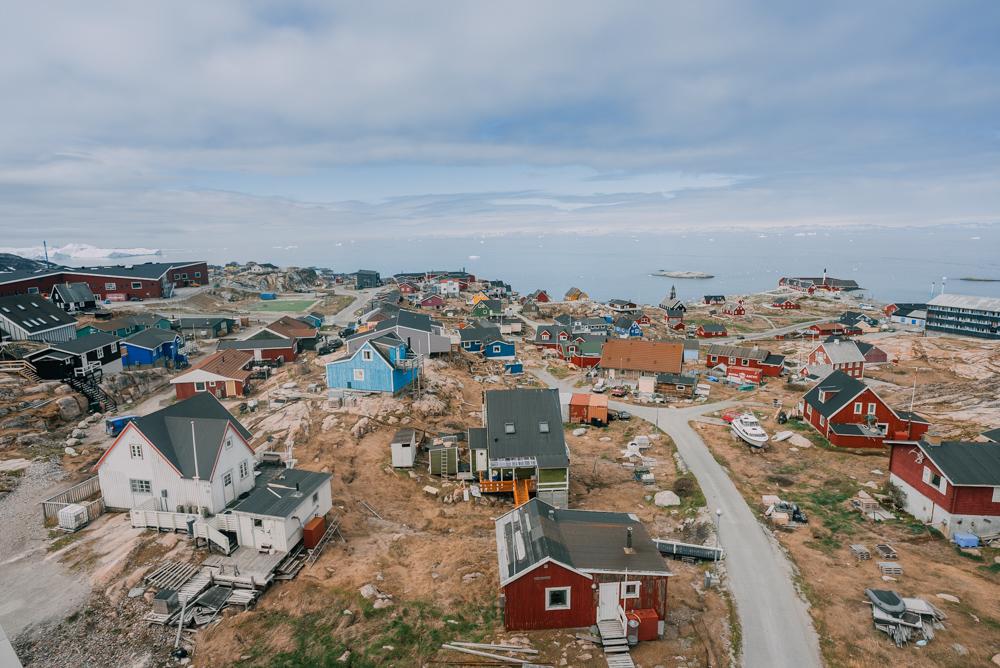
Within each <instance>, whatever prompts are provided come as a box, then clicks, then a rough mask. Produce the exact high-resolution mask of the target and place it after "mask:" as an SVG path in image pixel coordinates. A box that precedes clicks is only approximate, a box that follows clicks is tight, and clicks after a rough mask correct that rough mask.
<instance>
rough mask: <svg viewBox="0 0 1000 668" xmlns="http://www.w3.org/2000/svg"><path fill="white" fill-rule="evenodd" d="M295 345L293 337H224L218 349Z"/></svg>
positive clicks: (251, 348)
mask: <svg viewBox="0 0 1000 668" xmlns="http://www.w3.org/2000/svg"><path fill="white" fill-rule="evenodd" d="M294 346H295V344H294V343H292V340H291V339H281V338H278V337H275V338H273V339H245V340H242V341H240V340H238V339H223V340H221V341H219V345H218V346H216V350H256V349H258V348H259V349H262V350H267V349H270V348H293V347H294Z"/></svg>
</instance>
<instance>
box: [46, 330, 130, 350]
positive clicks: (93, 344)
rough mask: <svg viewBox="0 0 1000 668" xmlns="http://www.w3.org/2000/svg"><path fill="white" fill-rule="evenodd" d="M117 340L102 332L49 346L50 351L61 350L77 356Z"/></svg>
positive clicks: (115, 337)
mask: <svg viewBox="0 0 1000 668" xmlns="http://www.w3.org/2000/svg"><path fill="white" fill-rule="evenodd" d="M117 340H118V337H117V336H115V335H113V334H105V333H104V332H95V333H94V334H90V335H88V336H81V337H80V338H77V339H70V340H69V341H60V342H58V343H52V344H50V345H49V349H50V350H61V351H62V352H64V353H72V354H74V355H79V354H81V353H89V352H90V351H91V350H97V349H98V348H103V347H104V346H107V345H111V344H112V343H114V342H115V341H117Z"/></svg>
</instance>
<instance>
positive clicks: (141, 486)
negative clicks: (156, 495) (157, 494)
mask: <svg viewBox="0 0 1000 668" xmlns="http://www.w3.org/2000/svg"><path fill="white" fill-rule="evenodd" d="M128 484H129V487H131V488H132V493H133V494H152V493H153V484H152V483H151V482H150V481H148V480H129V481H128Z"/></svg>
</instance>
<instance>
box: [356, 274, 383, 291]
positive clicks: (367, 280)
mask: <svg viewBox="0 0 1000 668" xmlns="http://www.w3.org/2000/svg"><path fill="white" fill-rule="evenodd" d="M355 279H356V285H357V288H358V290H364V289H365V288H377V287H379V286H380V285H382V277H381V276H379V273H378V272H377V271H372V270H370V269H358V273H357V274H355Z"/></svg>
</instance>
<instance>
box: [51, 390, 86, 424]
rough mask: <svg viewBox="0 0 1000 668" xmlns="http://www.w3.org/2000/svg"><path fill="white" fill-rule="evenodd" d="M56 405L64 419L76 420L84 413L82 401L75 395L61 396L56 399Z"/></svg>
mask: <svg viewBox="0 0 1000 668" xmlns="http://www.w3.org/2000/svg"><path fill="white" fill-rule="evenodd" d="M56 406H57V407H58V408H59V417H61V418H62V419H63V420H67V421H68V420H75V419H76V418H78V417H80V415H81V414H82V413H83V409H82V408H81V407H80V402H79V401H78V400H77V398H76V396H75V395H69V396H65V397H60V398H59V400H57V401H56Z"/></svg>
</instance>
